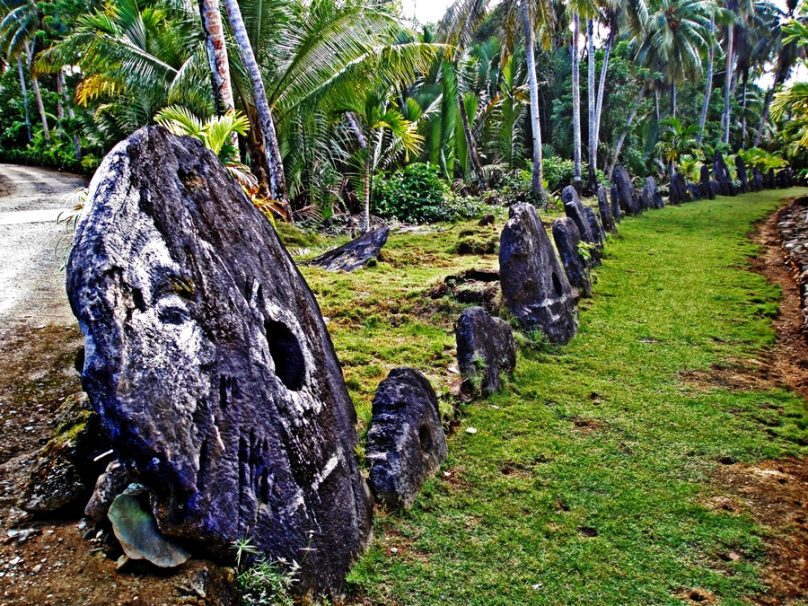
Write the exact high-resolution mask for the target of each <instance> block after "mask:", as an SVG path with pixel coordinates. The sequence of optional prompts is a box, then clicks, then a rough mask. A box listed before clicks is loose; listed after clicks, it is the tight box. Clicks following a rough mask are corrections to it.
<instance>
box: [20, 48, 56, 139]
mask: <svg viewBox="0 0 808 606" xmlns="http://www.w3.org/2000/svg"><path fill="white" fill-rule="evenodd" d="M25 53H26V55H27V56H28V71H29V72H30V74H31V90H33V91H34V99H35V100H36V107H37V110H38V111H39V119H40V120H41V121H42V134H43V135H44V136H45V141H50V129H49V128H48V116H47V115H46V114H45V104H44V103H43V102H42V92H41V91H40V90H39V79H38V78H37V77H36V76H35V75H34V70H33V69H31V66H32V65H33V61H34V56H33V52H32V50H31V45H30V44H28V42H26V43H25Z"/></svg>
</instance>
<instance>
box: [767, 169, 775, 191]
mask: <svg viewBox="0 0 808 606" xmlns="http://www.w3.org/2000/svg"><path fill="white" fill-rule="evenodd" d="M775 187H777V177H776V176H775V174H774V169H773V168H770V169H769V172H767V173H766V189H774V188H775Z"/></svg>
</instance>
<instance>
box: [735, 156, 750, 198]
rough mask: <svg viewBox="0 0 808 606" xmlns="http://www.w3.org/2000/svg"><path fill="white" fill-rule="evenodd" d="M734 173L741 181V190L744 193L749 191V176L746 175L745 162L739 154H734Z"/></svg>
mask: <svg viewBox="0 0 808 606" xmlns="http://www.w3.org/2000/svg"><path fill="white" fill-rule="evenodd" d="M735 174H736V175H737V176H738V181H740V183H741V192H742V193H744V194H745V193H746V192H748V191H749V178H748V177H747V175H746V163H745V162H744V161H743V158H742V157H741V156H740V154H738V155H737V156H735Z"/></svg>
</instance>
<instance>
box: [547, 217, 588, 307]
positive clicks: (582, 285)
mask: <svg viewBox="0 0 808 606" xmlns="http://www.w3.org/2000/svg"><path fill="white" fill-rule="evenodd" d="M553 240H554V241H555V245H556V249H557V250H558V256H559V257H561V264H562V265H563V266H564V271H566V272H567V279H568V280H569V281H570V285H571V286H572V287H573V288H574V289H576V291H577V294H578V296H579V297H591V296H592V282H591V280H590V277H589V263H588V262H587V261H586V260H584V258H583V257H582V256H581V253H580V252H579V249H578V245H579V244H580V243H581V234H580V232H579V231H578V228H577V227H576V226H575V222H574V221H573V220H572V219H570V218H569V217H564V218H563V219H556V220H555V221H553Z"/></svg>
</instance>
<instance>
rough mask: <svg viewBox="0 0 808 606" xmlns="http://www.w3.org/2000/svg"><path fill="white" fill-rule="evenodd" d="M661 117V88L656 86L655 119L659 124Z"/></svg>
mask: <svg viewBox="0 0 808 606" xmlns="http://www.w3.org/2000/svg"><path fill="white" fill-rule="evenodd" d="M661 118H662V116H661V112H660V111H659V89H658V88H657V87H656V86H654V119H655V120H656V121H657V124H659V121H660V119H661Z"/></svg>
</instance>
